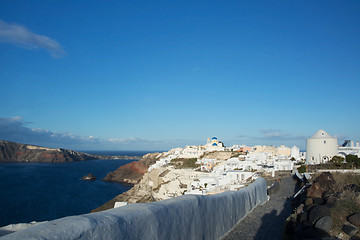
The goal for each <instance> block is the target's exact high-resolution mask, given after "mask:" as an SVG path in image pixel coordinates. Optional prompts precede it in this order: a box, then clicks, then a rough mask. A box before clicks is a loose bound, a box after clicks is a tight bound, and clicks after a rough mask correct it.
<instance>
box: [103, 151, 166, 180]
mask: <svg viewBox="0 0 360 240" xmlns="http://www.w3.org/2000/svg"><path fill="white" fill-rule="evenodd" d="M161 156H162V154H161V153H158V152H156V153H148V154H146V155H144V156H143V157H142V158H141V159H140V160H139V161H134V162H131V163H128V164H125V165H122V166H120V167H119V168H118V169H116V170H115V171H114V172H109V173H108V174H107V175H106V176H105V178H104V179H103V180H104V181H111V182H119V183H127V184H136V183H138V182H139V181H140V179H141V178H142V176H143V175H144V174H145V173H146V172H147V170H148V168H149V166H150V165H152V164H154V163H155V162H156V161H157V160H159V159H160V157H161Z"/></svg>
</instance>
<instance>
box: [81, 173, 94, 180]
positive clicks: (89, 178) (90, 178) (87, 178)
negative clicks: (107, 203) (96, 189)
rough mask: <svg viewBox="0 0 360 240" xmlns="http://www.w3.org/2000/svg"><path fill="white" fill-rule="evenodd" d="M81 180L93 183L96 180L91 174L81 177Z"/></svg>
mask: <svg viewBox="0 0 360 240" xmlns="http://www.w3.org/2000/svg"><path fill="white" fill-rule="evenodd" d="M81 179H82V180H85V181H94V180H96V177H95V176H94V175H93V174H92V173H89V174H88V175H85V176H83V177H82V178H81Z"/></svg>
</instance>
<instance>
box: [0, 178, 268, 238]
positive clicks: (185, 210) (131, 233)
mask: <svg viewBox="0 0 360 240" xmlns="http://www.w3.org/2000/svg"><path fill="white" fill-rule="evenodd" d="M266 200H267V193H266V182H265V179H263V178H259V179H257V180H256V181H255V182H253V183H252V184H250V185H249V186H248V187H246V188H242V189H240V190H239V191H231V192H225V193H221V194H214V195H209V196H201V195H185V196H181V197H177V198H173V199H169V200H165V201H160V202H153V203H146V204H145V203H136V204H130V205H127V206H125V207H121V208H115V209H111V210H107V211H103V212H98V213H91V214H85V215H80V216H72V217H66V218H61V219H57V220H54V221H50V222H47V223H43V224H39V225H36V226H34V227H30V228H28V229H25V230H22V231H19V232H15V233H12V234H9V235H6V236H4V237H2V238H0V239H1V240H6V239H13V240H15V239H19V240H20V239H21V240H23V239H219V238H220V237H222V236H224V235H225V234H226V233H227V232H228V231H230V230H231V228H232V227H233V226H234V225H235V224H236V223H237V222H238V221H239V220H240V219H242V218H243V217H244V216H245V215H246V214H247V213H249V212H250V211H251V210H252V209H253V208H254V207H255V206H256V205H258V204H263V203H264V202H265V201H266Z"/></svg>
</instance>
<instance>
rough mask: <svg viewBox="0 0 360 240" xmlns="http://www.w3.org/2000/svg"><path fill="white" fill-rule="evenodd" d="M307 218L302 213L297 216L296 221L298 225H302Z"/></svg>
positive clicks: (305, 213)
mask: <svg viewBox="0 0 360 240" xmlns="http://www.w3.org/2000/svg"><path fill="white" fill-rule="evenodd" d="M307 218H308V213H307V212H302V213H301V214H298V221H299V223H304V222H305V221H306V220H307Z"/></svg>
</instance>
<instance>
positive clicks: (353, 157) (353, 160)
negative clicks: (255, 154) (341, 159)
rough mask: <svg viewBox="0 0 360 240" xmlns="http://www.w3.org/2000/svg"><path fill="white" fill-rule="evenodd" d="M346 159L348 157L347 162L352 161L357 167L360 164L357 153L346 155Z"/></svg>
mask: <svg viewBox="0 0 360 240" xmlns="http://www.w3.org/2000/svg"><path fill="white" fill-rule="evenodd" d="M345 159H346V162H347V163H351V164H352V165H353V166H354V165H355V166H356V167H358V166H360V159H359V157H358V156H357V155H352V154H349V155H346V157H345Z"/></svg>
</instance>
